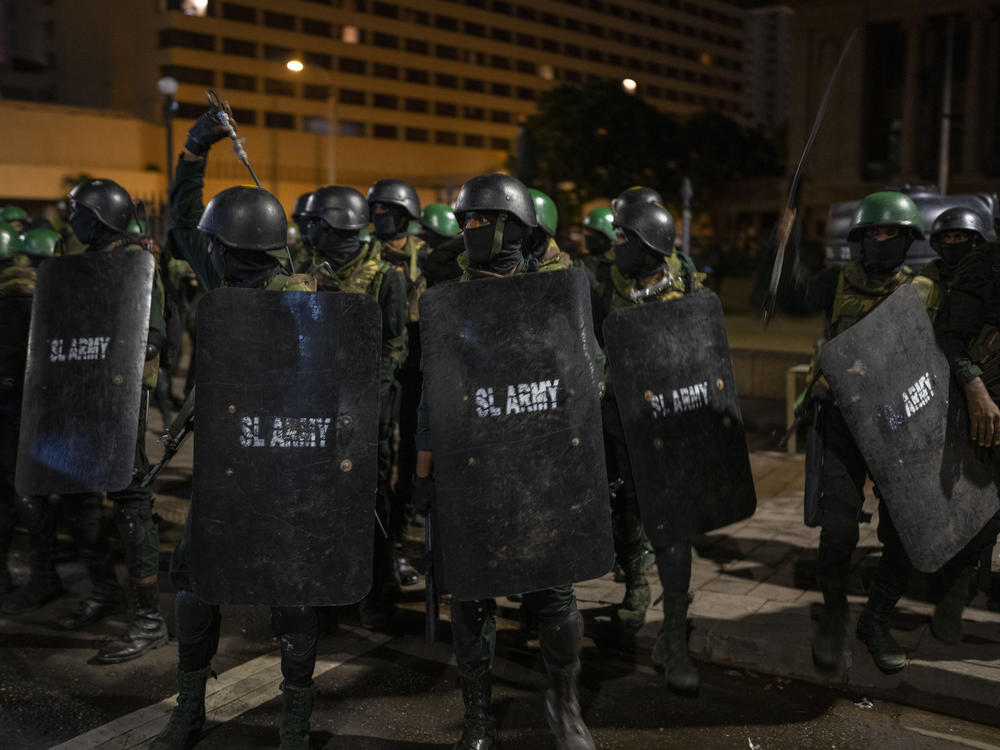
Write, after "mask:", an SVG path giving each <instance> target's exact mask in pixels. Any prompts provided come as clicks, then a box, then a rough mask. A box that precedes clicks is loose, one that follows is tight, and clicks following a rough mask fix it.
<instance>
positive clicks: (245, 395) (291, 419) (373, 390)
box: [191, 289, 381, 606]
mask: <svg viewBox="0 0 1000 750" xmlns="http://www.w3.org/2000/svg"><path fill="white" fill-rule="evenodd" d="M380 321H381V313H380V311H379V307H378V304H377V303H376V302H375V301H374V300H373V299H371V298H370V297H368V296H366V295H361V294H335V293H332V292H317V293H309V292H273V291H264V290H258V289H220V290H217V291H214V292H210V293H209V294H208V295H206V296H205V297H204V298H203V299H202V301H201V302H200V303H199V308H198V347H197V358H198V376H197V385H196V387H197V390H198V397H197V399H196V402H195V425H196V429H195V446H194V491H193V495H192V504H191V558H192V568H193V571H194V574H193V579H194V586H195V590H196V591H197V593H198V595H199V596H201V597H202V598H203V599H205V600H206V601H208V602H212V603H217V604H223V603H225V604H272V605H290V606H297V605H312V606H323V605H334V604H350V603H353V602H356V601H358V600H359V599H361V598H362V597H363V596H364V595H365V594H366V593H367V592H368V589H369V588H370V586H371V576H372V539H373V538H374V537H373V533H374V523H375V515H374V511H375V484H376V469H377V461H378V397H379V358H380V352H381V345H380V342H381V322H380Z"/></svg>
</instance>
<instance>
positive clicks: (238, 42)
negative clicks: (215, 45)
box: [222, 37, 257, 57]
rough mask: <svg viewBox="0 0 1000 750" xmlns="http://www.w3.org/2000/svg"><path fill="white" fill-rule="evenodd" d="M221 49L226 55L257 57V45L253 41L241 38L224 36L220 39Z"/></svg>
mask: <svg viewBox="0 0 1000 750" xmlns="http://www.w3.org/2000/svg"><path fill="white" fill-rule="evenodd" d="M222 51H223V52H224V53H225V54H227V55H239V56H240V57H257V45H256V44H255V43H254V42H246V41H243V40H242V39H230V38H228V37H224V38H223V40H222Z"/></svg>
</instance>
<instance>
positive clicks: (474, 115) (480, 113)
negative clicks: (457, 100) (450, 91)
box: [462, 107, 486, 120]
mask: <svg viewBox="0 0 1000 750" xmlns="http://www.w3.org/2000/svg"><path fill="white" fill-rule="evenodd" d="M462 117H464V118H465V119H466V120H485V119H486V110H485V109H483V108H482V107H462Z"/></svg>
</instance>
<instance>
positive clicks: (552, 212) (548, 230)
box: [528, 188, 559, 237]
mask: <svg viewBox="0 0 1000 750" xmlns="http://www.w3.org/2000/svg"><path fill="white" fill-rule="evenodd" d="M528 192H529V193H531V200H533V201H534V202H535V216H537V217H538V226H540V227H541V228H542V231H544V232H545V234H547V235H548V236H549V237H555V236H556V225H557V224H558V223H559V212H558V211H557V210H556V204H555V203H553V202H552V199H551V198H550V197H549V196H547V195H546V194H545V193H543V192H542V191H541V190H535V189H534V188H528Z"/></svg>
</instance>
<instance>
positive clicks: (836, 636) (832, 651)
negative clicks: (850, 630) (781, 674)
mask: <svg viewBox="0 0 1000 750" xmlns="http://www.w3.org/2000/svg"><path fill="white" fill-rule="evenodd" d="M846 630H847V593H846V592H845V591H844V590H843V589H824V591H823V613H822V615H821V616H820V621H819V625H817V627H816V632H815V633H813V638H812V656H813V663H814V664H815V665H816V666H817V667H818V668H819V669H823V670H827V671H830V670H833V669H836V668H837V664H838V663H839V662H840V655H841V654H842V653H843V652H844V637H845V631H846Z"/></svg>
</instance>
